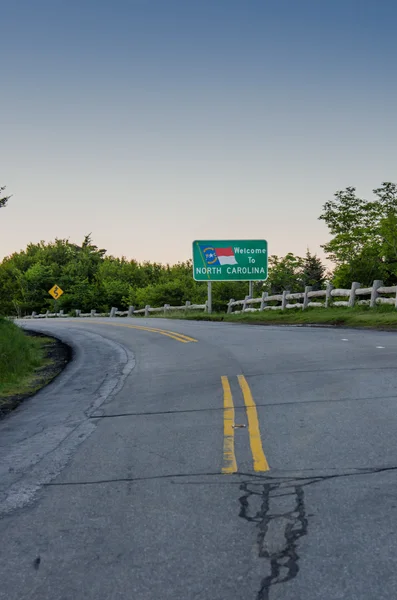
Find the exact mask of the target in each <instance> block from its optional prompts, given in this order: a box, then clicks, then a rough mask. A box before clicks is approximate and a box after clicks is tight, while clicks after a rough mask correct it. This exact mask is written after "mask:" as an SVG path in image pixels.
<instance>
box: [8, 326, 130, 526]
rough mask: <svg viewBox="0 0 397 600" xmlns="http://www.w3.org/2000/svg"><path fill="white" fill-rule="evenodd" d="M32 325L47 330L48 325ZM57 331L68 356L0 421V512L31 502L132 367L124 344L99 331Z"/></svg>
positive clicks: (90, 427)
mask: <svg viewBox="0 0 397 600" xmlns="http://www.w3.org/2000/svg"><path fill="white" fill-rule="evenodd" d="M26 329H30V328H28V327H27V328H26ZM32 329H33V328H32ZM34 329H35V330H36V331H39V332H41V333H47V334H50V335H51V334H52V331H51V328H50V327H48V328H47V327H42V328H41V327H37V328H36V327H35V328H34ZM56 335H57V337H58V338H59V339H60V340H61V341H62V342H64V343H66V344H68V345H69V346H71V347H72V350H73V355H72V360H71V361H70V362H69V363H68V364H67V365H66V367H65V369H64V370H63V371H62V372H61V373H60V374H59V375H58V377H56V378H55V379H54V380H53V381H52V382H50V383H49V384H48V385H47V386H45V387H44V388H42V389H41V390H40V391H38V392H37V393H36V394H34V395H33V396H31V397H30V399H29V402H28V403H22V404H20V406H19V407H18V408H17V409H15V410H14V411H12V412H11V413H10V414H9V415H8V417H7V418H6V419H3V420H2V421H1V422H0V482H1V483H0V517H1V516H3V515H5V514H7V513H9V512H12V511H14V510H16V509H19V508H22V507H24V506H25V505H26V504H29V503H31V502H32V501H34V499H35V496H36V494H37V493H38V491H39V490H40V489H41V487H42V486H43V485H44V484H47V483H49V482H50V481H51V480H52V479H54V478H55V477H56V476H57V475H59V473H60V472H61V471H62V469H63V468H64V467H65V466H66V465H67V463H68V462H69V460H70V458H71V457H72V455H73V453H74V451H75V450H76V449H77V447H78V446H79V445H80V444H82V443H83V442H84V441H85V440H86V439H87V438H88V437H89V436H90V435H91V434H92V433H93V432H94V431H95V430H96V427H97V422H96V421H95V420H93V419H91V418H90V417H91V415H92V414H93V413H94V412H95V411H97V410H98V408H99V407H100V406H101V405H102V404H104V403H105V402H108V401H109V400H110V399H111V398H113V397H114V396H115V395H116V394H117V393H118V392H119V391H120V390H121V389H122V388H123V386H124V383H125V380H126V378H127V377H128V375H129V374H130V373H131V372H132V370H133V369H134V367H135V356H134V354H133V353H132V352H131V351H130V350H129V349H127V348H126V347H125V346H123V345H121V344H119V343H118V342H115V341H113V340H110V339H108V338H106V337H104V336H103V335H100V334H99V333H94V332H92V331H86V330H81V329H73V330H72V331H71V330H69V331H67V330H63V331H62V332H61V331H58V332H57V334H56ZM98 373H100V377H98Z"/></svg>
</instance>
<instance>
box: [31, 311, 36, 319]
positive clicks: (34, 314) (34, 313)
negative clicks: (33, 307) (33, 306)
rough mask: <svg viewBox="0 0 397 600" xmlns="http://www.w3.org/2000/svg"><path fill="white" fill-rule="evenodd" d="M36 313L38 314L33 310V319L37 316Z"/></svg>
mask: <svg viewBox="0 0 397 600" xmlns="http://www.w3.org/2000/svg"><path fill="white" fill-rule="evenodd" d="M36 314H37V313H36V312H35V311H33V312H32V319H34V318H35V316H36Z"/></svg>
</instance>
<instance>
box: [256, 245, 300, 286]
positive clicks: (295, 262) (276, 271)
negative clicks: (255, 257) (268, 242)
mask: <svg viewBox="0 0 397 600" xmlns="http://www.w3.org/2000/svg"><path fill="white" fill-rule="evenodd" d="M303 264H304V260H303V259H302V258H301V257H300V256H295V255H294V254H292V252H289V253H288V254H287V255H286V256H284V257H282V258H280V257H279V256H270V257H269V276H268V279H267V281H266V283H265V285H264V289H265V290H266V291H268V292H269V293H270V294H280V293H281V292H282V291H283V290H288V291H290V292H300V291H302V282H301V278H300V274H301V271H302V267H303Z"/></svg>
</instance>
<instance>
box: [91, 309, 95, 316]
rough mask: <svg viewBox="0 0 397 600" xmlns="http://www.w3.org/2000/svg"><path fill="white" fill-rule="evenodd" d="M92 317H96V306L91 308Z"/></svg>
mask: <svg viewBox="0 0 397 600" xmlns="http://www.w3.org/2000/svg"><path fill="white" fill-rule="evenodd" d="M91 317H95V308H93V309H92V310H91Z"/></svg>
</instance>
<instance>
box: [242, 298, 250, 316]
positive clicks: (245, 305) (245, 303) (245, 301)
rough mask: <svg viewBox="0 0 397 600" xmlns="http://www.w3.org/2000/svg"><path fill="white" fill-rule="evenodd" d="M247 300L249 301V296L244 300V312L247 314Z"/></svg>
mask: <svg viewBox="0 0 397 600" xmlns="http://www.w3.org/2000/svg"><path fill="white" fill-rule="evenodd" d="M247 300H249V296H246V297H245V298H244V304H243V312H245V309H246V308H247Z"/></svg>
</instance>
